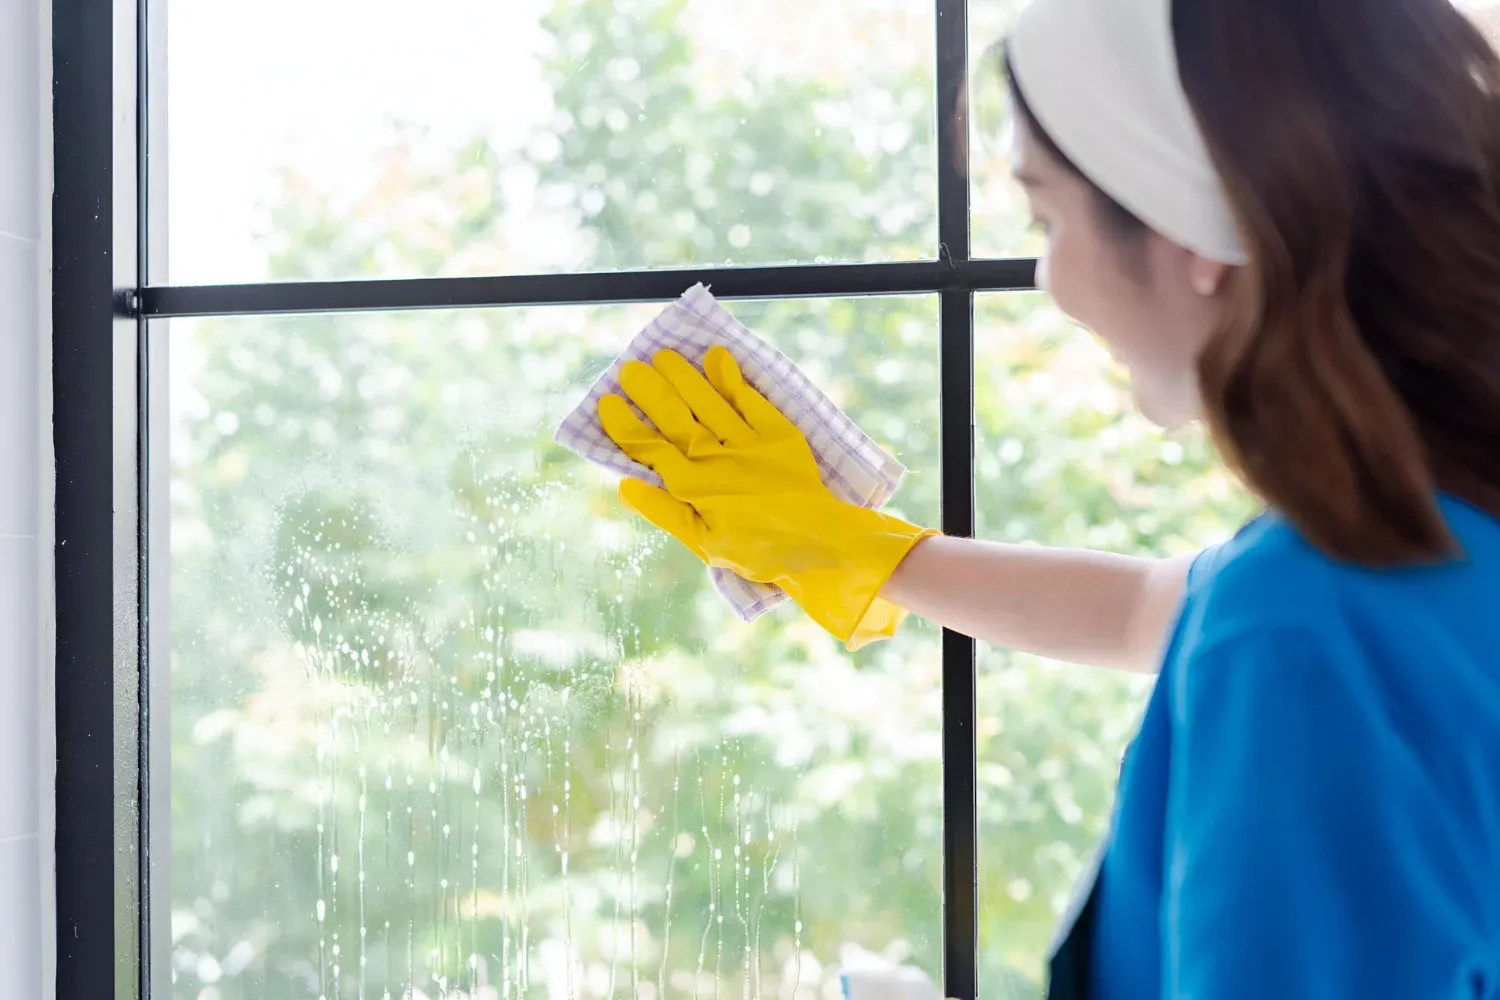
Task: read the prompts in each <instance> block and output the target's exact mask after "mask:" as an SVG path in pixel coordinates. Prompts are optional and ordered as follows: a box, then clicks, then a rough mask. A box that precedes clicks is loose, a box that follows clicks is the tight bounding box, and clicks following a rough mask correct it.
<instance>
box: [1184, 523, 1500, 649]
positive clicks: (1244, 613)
mask: <svg viewBox="0 0 1500 1000" xmlns="http://www.w3.org/2000/svg"><path fill="white" fill-rule="evenodd" d="M1441 503H1442V506H1443V511H1444V514H1445V516H1446V518H1447V520H1448V524H1449V526H1450V528H1451V529H1452V531H1453V534H1454V536H1455V537H1456V539H1457V540H1458V543H1459V548H1460V550H1461V551H1460V554H1459V555H1458V556H1456V557H1455V558H1453V559H1450V560H1445V561H1443V562H1441V563H1437V564H1434V565H1428V566H1409V567H1396V568H1370V567H1366V566H1359V565H1355V564H1351V563H1347V562H1343V561H1341V560H1338V559H1335V558H1333V557H1331V556H1329V555H1327V554H1325V553H1323V552H1322V551H1320V550H1319V549H1318V548H1317V547H1315V546H1314V545H1313V544H1312V543H1311V542H1309V541H1308V540H1307V538H1306V537H1305V536H1304V535H1303V534H1302V532H1301V531H1299V530H1298V529H1297V527H1296V526H1295V525H1293V524H1292V523H1291V522H1290V521H1288V520H1287V519H1286V518H1285V517H1282V516H1281V515H1280V514H1277V513H1275V512H1268V513H1265V514H1262V515H1261V516H1260V517H1257V518H1255V519H1254V520H1253V521H1251V522H1250V523H1249V524H1247V525H1246V526H1245V527H1244V528H1242V529H1241V530H1240V531H1239V532H1238V533H1237V534H1236V535H1235V536H1234V537H1233V538H1231V539H1230V540H1228V541H1227V542H1225V543H1223V544H1222V545H1217V546H1214V547H1212V548H1210V549H1208V550H1206V551H1205V552H1204V553H1203V555H1202V556H1200V557H1199V559H1198V560H1197V562H1196V563H1195V564H1194V566H1193V569H1192V573H1191V575H1190V577H1189V583H1188V601H1189V603H1190V604H1193V603H1196V604H1198V605H1201V608H1200V610H1201V611H1202V612H1203V613H1204V614H1205V615H1207V616H1208V617H1209V618H1211V619H1213V620H1214V622H1215V623H1217V624H1218V625H1221V626H1224V627H1230V628H1233V627H1254V626H1257V625H1261V626H1267V627H1270V626H1276V625H1307V624H1315V623H1326V622H1327V621H1329V620H1330V616H1333V617H1336V618H1338V619H1339V620H1344V621H1347V620H1348V619H1349V617H1350V616H1351V615H1354V616H1355V617H1358V615H1359V613H1360V612H1362V611H1363V612H1370V613H1376V614H1380V613H1385V612H1391V613H1405V614H1407V615H1408V616H1410V615H1411V614H1412V613H1413V612H1418V613H1419V612H1420V611H1421V610H1422V609H1424V608H1428V607H1431V608H1434V609H1440V608H1444V607H1446V608H1449V609H1450V610H1451V611H1452V612H1453V613H1454V615H1455V616H1459V617H1461V616H1462V615H1463V614H1464V613H1465V612H1472V613H1475V614H1478V613H1480V612H1484V613H1485V614H1486V615H1488V614H1492V613H1493V612H1495V611H1500V598H1497V597H1496V595H1497V594H1500V518H1497V517H1495V516H1494V515H1492V514H1489V513H1487V512H1485V511H1482V510H1480V509H1478V508H1476V507H1474V506H1472V505H1470V504H1468V503H1466V502H1464V501H1462V500H1459V499H1457V498H1452V497H1446V496H1445V497H1443V498H1442V501H1441ZM1486 606H1488V610H1487V611H1486Z"/></svg>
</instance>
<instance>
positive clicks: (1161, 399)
mask: <svg viewBox="0 0 1500 1000" xmlns="http://www.w3.org/2000/svg"><path fill="white" fill-rule="evenodd" d="M1134 394H1135V407H1136V409H1137V410H1139V411H1140V413H1141V416H1143V417H1145V418H1146V419H1147V420H1149V421H1150V422H1151V423H1153V424H1155V425H1156V426H1157V427H1160V428H1161V429H1162V430H1167V431H1175V430H1177V429H1178V428H1180V427H1186V426H1187V425H1188V424H1190V423H1192V422H1193V421H1195V420H1197V419H1198V416H1199V407H1198V399H1197V397H1196V395H1191V396H1190V395H1189V394H1187V393H1165V392H1148V391H1145V390H1144V389H1143V388H1140V387H1137V388H1136V389H1135V390H1134Z"/></svg>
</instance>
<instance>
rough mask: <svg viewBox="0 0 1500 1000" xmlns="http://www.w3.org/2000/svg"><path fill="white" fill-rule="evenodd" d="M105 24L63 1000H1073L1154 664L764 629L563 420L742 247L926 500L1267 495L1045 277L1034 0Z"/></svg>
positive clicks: (68, 632) (1127, 517)
mask: <svg viewBox="0 0 1500 1000" xmlns="http://www.w3.org/2000/svg"><path fill="white" fill-rule="evenodd" d="M115 7H116V9H115V11H114V22H113V25H112V27H113V32H112V33H111V32H110V31H108V30H101V23H102V22H100V21H99V20H97V19H96V18H95V17H93V16H90V17H88V18H85V16H84V15H85V10H84V5H82V4H75V5H74V6H72V7H70V6H68V5H67V4H66V3H65V2H62V0H60V2H59V4H58V6H57V10H56V12H55V27H56V32H57V38H58V66H59V70H58V85H57V93H56V103H57V116H58V125H57V130H58V131H57V158H58V173H57V202H56V206H55V215H54V226H55V231H56V244H57V251H56V260H55V292H56V295H57V306H56V309H55V324H56V330H55V336H56V345H57V347H56V350H55V358H56V369H55V371H56V374H55V388H56V397H57V403H56V405H57V412H58V423H57V448H58V467H59V471H58V538H59V548H58V550H57V561H58V578H59V590H58V665H59V666H58V700H57V705H58V734H59V752H60V753H59V772H58V828H59V838H58V920H59V935H58V944H59V949H60V951H59V976H60V982H59V995H60V996H91V997H104V996H115V997H137V998H151V1000H162V998H172V1000H241V998H251V997H254V998H267V1000H292V998H297V1000H302V998H313V997H315V998H319V1000H332V998H340V1000H344V998H347V1000H355V998H358V1000H377V998H385V997H390V998H402V1000H417V998H424V1000H439V998H441V1000H454V998H457V997H463V998H465V1000H481V998H482V1000H502V998H504V1000H511V998H520V997H522V996H526V997H542V996H545V997H547V998H549V1000H596V998H597V1000H603V998H615V997H618V996H622V995H626V994H628V995H629V996H630V997H631V998H632V1000H665V998H667V997H673V998H678V997H681V998H688V997H692V998H700V997H702V998H707V997H723V996H739V997H742V998H746V1000H749V998H751V997H755V998H761V997H776V998H784V1000H814V998H817V997H824V996H829V995H833V994H834V992H835V991H836V989H837V981H836V975H835V974H836V970H837V969H838V968H839V966H840V965H841V964H843V963H847V962H851V961H861V960H863V959H862V958H861V956H862V955H866V953H875V954H877V955H879V956H882V957H883V958H884V959H886V960H890V961H901V962H911V963H913V964H916V965H919V966H921V967H922V968H924V969H925V970H927V971H928V972H929V973H931V974H932V975H933V976H934V977H935V978H939V979H940V981H941V982H942V985H943V986H944V988H945V993H946V995H947V996H952V997H962V998H971V997H973V996H975V995H976V992H983V993H984V994H985V995H987V996H998V997H1005V998H1016V1000H1029V998H1034V997H1036V996H1038V995H1039V990H1040V984H1041V976H1042V968H1043V958H1044V949H1045V946H1046V942H1047V938H1048V934H1049V933H1050V930H1051V926H1052V922H1053V920H1054V919H1055V917H1056V915H1057V913H1058V911H1059V910H1060V908H1061V906H1062V903H1063V900H1064V898H1065V896H1066V893H1067V891H1068V889H1069V887H1070V885H1071V881H1072V879H1073V878H1074V877H1075V876H1076V874H1077V872H1078V869H1079V867H1080V865H1081V861H1082V855H1083V854H1084V852H1085V851H1086V850H1087V848H1088V846H1089V844H1090V843H1091V842H1092V840H1093V839H1095V838H1097V836H1099V835H1100V834H1101V833H1102V832H1103V827H1104V824H1105V822H1106V820H1107V815H1108V809H1109V805H1110V800H1111V798H1112V794H1113V780H1114V775H1115V773H1116V769H1117V766H1118V761H1119V755H1120V752H1121V750H1122V747H1123V745H1124V742H1125V740H1126V738H1127V737H1128V735H1129V733H1130V731H1131V729H1132V727H1133V725H1134V721H1135V718H1136V714H1137V712H1138V707H1139V702H1140V698H1141V695H1142V694H1143V692H1144V683H1143V682H1140V681H1132V680H1130V679H1122V678H1118V677H1113V676H1107V675H1103V674H1099V673H1097V672H1091V671H1086V670H1080V669H1075V668H1064V667H1059V666H1057V665H1054V664H1047V663H1042V662H1039V661H1036V660H1033V659H1030V658H1026V657H1020V656H1014V655H1011V654H1008V653H1005V652H1002V651H999V650H990V649H978V648H976V647H975V645H974V644H973V643H972V642H970V641H968V640H966V639H964V638H962V637H958V636H954V635H945V634H940V633H939V632H938V631H937V630H935V629H932V628H930V627H927V626H925V625H923V624H922V623H919V622H914V623H911V624H910V625H909V626H908V627H907V628H906V629H905V630H904V631H903V632H902V634H901V635H900V636H899V637H898V638H897V639H896V640H894V641H892V642H890V643H886V644H882V645H879V646H877V647H874V648H872V649H869V650H866V651H864V652H862V653H860V654H858V655H856V656H850V655H848V654H845V653H844V652H843V651H842V650H841V649H840V648H838V647H837V645H836V644H835V643H834V642H832V640H830V639H829V638H828V637H827V636H826V635H824V634H822V633H821V632H820V631H819V630H818V629H817V628H816V627H814V626H812V625H811V624H810V623H809V622H808V621H806V620H805V619H804V618H803V617H801V616H800V615H798V614H796V613H795V612H792V611H786V612H783V613H777V614H775V615H774V616H772V617H771V618H768V619H764V620H762V621H760V622H758V623H756V624H754V625H751V626H745V625H742V624H740V623H738V622H737V621H734V620H732V619H731V617H730V616H729V615H728V614H727V612H726V611H725V609H724V608H723V607H721V606H720V604H719V603H718V602H717V601H716V600H715V598H714V596H713V594H712V593H711V591H710V590H709V588H708V587H707V585H706V578H705V575H704V574H703V572H702V570H701V567H699V566H698V565H697V564H696V562H695V561H694V560H693V559H692V558H691V557H689V556H687V555H686V554H685V553H683V552H682V551H680V549H679V548H677V547H676V546H675V543H672V542H671V540H670V539H667V538H665V537H663V536H661V535H659V534H657V533H656V532H654V531H652V530H651V529H649V528H647V527H645V526H643V525H641V524H639V523H636V522H635V521H633V520H632V519H630V518H629V517H627V516H626V515H625V513H624V512H622V510H621V509H620V508H619V506H618V504H617V503H616V502H615V500H614V498H613V495H612V484H611V483H610V482H608V481H607V479H606V478H604V477H603V476H601V475H600V474H598V473H597V472H595V471H594V470H593V469H591V468H589V467H586V466H585V465H584V464H583V463H581V462H579V461H577V460H576V459H574V458H572V457H571V456H569V455H567V454H565V453H563V452H561V451H559V450H558V449H557V448H555V447H554V446H553V445H552V444H551V442H550V434H551V430H552V428H553V426H554V425H555V423H556V421H557V419H558V418H559V416H560V415H561V414H562V413H563V412H564V411H565V410H566V408H567V407H568V406H570V405H571V404H572V403H573V402H574V401H575V400H576V399H577V397H578V396H579V395H580V394H581V392H582V391H583V388H584V387H585V386H586V385H587V384H588V381H589V380H590V378H591V377H592V375H593V374H594V373H596V372H597V371H598V370H599V369H600V368H601V367H602V366H603V365H604V364H606V363H607V361H608V359H609V358H610V357H611V355H612V354H613V353H614V351H615V350H617V349H618V347H619V346H620V345H621V344H622V343H624V341H625V340H626V339H627V338H628V337H629V336H630V335H631V334H632V333H633V332H634V331H635V330H637V329H638V328H639V327H640V326H641V325H642V324H643V323H644V321H645V320H646V319H647V318H649V317H650V316H651V315H653V314H654V312H655V311H656V310H657V309H658V308H659V307H660V303H661V302H662V301H663V300H667V299H670V298H673V297H675V296H676V295H678V294H680V293H681V292H682V291H683V290H684V289H686V288H687V287H688V286H689V285H691V284H693V283H694V282H695V281H698V280H702V281H704V282H705V283H708V284H710V285H711V286H712V287H713V289H714V291H715V293H716V294H717V295H718V296H719V297H720V298H721V299H724V300H725V301H726V302H727V303H728V304H729V306H730V308H732V309H733V311H735V312H736V314H737V315H739V316H740V317H741V318H742V319H744V320H745V321H746V322H747V323H748V324H749V325H750V326H751V327H752V328H753V329H755V330H757V331H758V332H759V333H761V334H762V335H764V336H766V337H768V338H769V339H771V340H773V341H775V342H776V343H777V344H778V345H780V346H781V347H782V348H783V349H784V350H786V351H787V353H789V354H790V355H792V356H793V357H795V358H797V359H798V360H799V362H801V363H803V364H804V365H805V366H806V368H807V369H808V370H809V371H810V372H811V373H812V374H813V375H814V377H815V378H816V379H817V380H818V381H819V383H820V384H822V385H823V386H825V387H826V388H827V389H828V390H829V392H830V393H831V394H832V395H834V396H835V398H836V399H837V400H838V401H839V402H840V403H841V404H843V405H845V406H846V407H847V408H848V409H849V410H850V411H851V413H852V414H853V415H854V416H855V417H856V419H858V420H859V421H860V423H861V425H862V426H864V427H865V428H867V429H868V430H869V431H870V432H871V433H872V434H874V435H875V436H876V437H878V438H879V439H880V440H882V441H883V442H884V443H885V444H887V445H888V446H889V447H890V448H891V449H892V450H893V451H895V452H896V453H897V454H898V455H900V457H901V458H902V459H903V461H905V462H906V464H907V465H908V466H909V467H910V469H911V476H910V477H909V479H908V481H907V483H906V484H905V486H904V487H903V489H902V492H901V493H900V495H899V496H898V498H897V505H898V507H899V509H900V510H901V512H902V513H904V514H906V515H907V516H909V517H912V518H914V519H918V520H921V521H923V522H926V523H933V524H938V523H941V524H942V526H943V527H944V528H945V529H946V530H948V531H950V532H954V533H958V534H979V535H981V536H984V537H992V538H1000V539H1006V540H1032V541H1040V542H1051V543H1068V544H1088V545H1097V546H1104V547H1109V548H1115V549H1120V550H1127V551H1156V552H1167V551H1179V550H1188V549H1190V548H1191V547H1192V546H1195V545H1200V544H1202V543H1204V542H1205V541H1207V540H1211V539H1213V538H1215V537H1217V536H1218V535H1220V534H1222V533H1223V532H1224V531H1225V530H1226V529H1227V528H1228V527H1229V526H1230V525H1232V524H1233V523H1235V521H1236V519H1237V518H1238V517H1239V516H1240V515H1241V514H1242V513H1243V511H1242V508H1241V505H1240V501H1239V499H1238V497H1237V494H1235V492H1234V491H1233V490H1232V488H1230V486H1229V484H1228V481H1227V480H1226V479H1225V478H1224V476H1223V475H1222V473H1220V472H1219V471H1218V470H1216V468H1215V467H1214V466H1213V464H1212V461H1211V459H1210V456H1209V452H1208V450H1207V448H1206V445H1205V443H1204V442H1203V441H1202V440H1201V439H1200V438H1198V437H1194V436H1173V437H1164V436H1162V435H1159V434H1156V433H1154V432H1152V431H1149V430H1147V429H1146V428H1145V427H1144V426H1143V424H1142V422H1141V421H1140V420H1139V418H1137V417H1135V416H1134V415H1133V414H1132V412H1131V409H1130V407H1129V405H1128V401H1127V399H1126V396H1125V394H1124V393H1123V391H1122V388H1121V386H1120V384H1119V382H1118V380H1117V377H1116V376H1115V375H1114V374H1113V373H1112V372H1111V370H1110V369H1109V367H1108V365H1107V362H1106V360H1105V359H1104V358H1103V357H1102V356H1101V353H1100V352H1099V351H1098V350H1097V349H1096V348H1095V347H1094V346H1093V344H1092V342H1091V341H1090V339H1089V338H1088V337H1087V336H1085V335H1083V334H1081V333H1080V332H1078V331H1076V330H1074V329H1073V328H1071V327H1070V326H1068V324H1066V323H1065V322H1064V321H1062V320H1061V318H1060V317H1058V316H1057V315H1056V314H1055V312H1053V311H1052V310H1051V309H1050V307H1049V306H1048V305H1047V304H1046V302H1045V300H1044V299H1043V298H1041V297H1040V296H1039V295H1037V294H1036V293H1035V292H1034V291H1032V290H1031V288H1032V269H1033V262H1032V260H1031V259H1030V258H1028V257H1027V256H1026V254H1028V253H1031V252H1034V250H1035V247H1034V245H1033V244H1032V242H1031V237H1028V236H1027V235H1025V233H1024V227H1023V225H1022V217H1021V213H1022V211H1023V209H1022V208H1021V206H1020V205H1019V202H1018V199H1017V195H1016V192H1015V191H1014V190H1013V189H1012V187H1011V186H1010V184H1009V182H1008V181H1007V180H1006V178H1005V169H1006V163H1005V156H1006V149H1005V143H1004V138H1003V132H1004V129H1003V122H1002V119H1003V107H1002V105H1003V93H1002V91H1001V88H999V86H998V83H997V81H996V80H995V79H994V74H993V69H992V68H991V67H989V66H988V65H987V64H985V63H983V62H982V61H981V60H979V59H975V60H972V63H973V66H972V69H973V71H974V74H975V79H974V81H973V87H972V89H971V92H970V101H969V106H970V107H971V108H972V109H973V110H974V113H975V115H976V117H978V118H980V119H982V120H980V121H978V122H977V123H976V124H975V125H974V126H973V127H972V128H971V127H970V123H969V122H968V121H967V120H966V119H965V118H963V117H961V116H960V115H959V112H958V107H959V106H958V104H957V100H956V98H957V96H958V94H959V92H960V89H961V88H960V84H961V83H962V82H963V81H964V80H965V78H966V76H967V75H968V74H969V72H970V70H971V60H970V59H969V56H968V53H969V52H971V51H972V52H974V53H980V52H983V51H984V50H985V49H986V47H987V46H988V45H989V43H990V42H992V41H993V40H994V39H995V38H996V37H998V36H999V35H1000V34H1001V33H1002V32H1003V28H1004V25H1005V23H1006V22H1007V20H1008V18H1009V17H1010V15H1011V13H1012V5H1011V4H1010V3H1008V2H1001V0H974V2H973V3H972V4H971V5H969V7H967V8H966V5H965V3H964V2H963V0H876V2H871V0H797V2H784V0H775V2H766V3H763V4H760V3H758V4H753V5H745V4H740V3H733V2H730V0H524V2H523V0H517V2H514V3H509V2H508V3H504V4H495V3H492V2H481V0H433V2H430V3H427V4H423V5H421V6H420V8H419V9H417V10H414V9H413V8H411V7H410V6H409V5H394V4H388V3H375V4H371V3H358V4H356V3H353V2H352V0H317V2H314V3H306V2H303V3H296V4H293V3H291V2H289V0H268V2H266V3H263V4H257V5H253V6H246V7H242V8H239V9H230V8H229V7H225V5H222V4H215V3H209V2H206V0H151V2H145V0H139V2H136V0H118V2H117V3H116V5H115ZM95 13H97V12H95V11H93V10H92V8H91V9H90V14H91V15H92V14H95ZM103 27H105V28H108V27H111V25H107V24H105V25H103ZM971 29H972V30H971ZM101 101H104V102H106V103H104V104H101V103H100V102H101ZM111 121H113V122H114V123H115V128H114V130H113V132H111V130H110V128H109V123H110V122H111ZM971 132H972V135H971V134H970V133H971ZM961 140H968V141H961ZM970 178H972V183H971V182H970ZM101 206H109V208H110V210H109V211H104V210H102V208H101ZM971 225H972V228H973V240H972V243H973V246H974V247H975V248H977V250H978V251H979V254H978V255H971V252H970V244H971V240H970V229H971ZM104 497H110V498H112V503H104V502H103V498H104ZM101 733H112V735H113V738H112V739H105V738H101V736H100V734H101ZM976 876H977V877H976ZM101 886H113V887H114V893H113V897H112V899H110V900H108V901H107V902H102V901H101V900H102V897H101V890H100V887H101Z"/></svg>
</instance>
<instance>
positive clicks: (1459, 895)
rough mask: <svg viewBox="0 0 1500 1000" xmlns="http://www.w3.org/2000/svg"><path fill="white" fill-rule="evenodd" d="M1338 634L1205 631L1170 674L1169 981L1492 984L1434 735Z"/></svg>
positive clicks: (1200, 993) (1221, 988) (1417, 988)
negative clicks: (1422, 735)
mask: <svg viewBox="0 0 1500 1000" xmlns="http://www.w3.org/2000/svg"><path fill="white" fill-rule="evenodd" d="M1331 645H1332V644H1331V643H1329V642H1327V641H1325V637H1322V636H1320V635H1319V634H1317V633H1316V632H1315V631H1313V630H1311V629H1309V628H1306V627H1300V626H1299V627H1286V628H1274V629H1267V630H1258V631H1256V632H1255V633H1254V634H1242V635H1239V636H1236V637H1231V638H1226V639H1222V640H1219V641H1215V642H1211V643H1210V644H1208V645H1207V646H1205V647H1202V652H1201V653H1195V654H1193V655H1190V656H1188V657H1186V658H1185V660H1184V661H1181V662H1180V663H1179V664H1178V666H1179V667H1180V668H1181V669H1180V670H1179V671H1178V672H1177V673H1175V674H1174V676H1172V678H1171V679H1170V683H1171V684H1172V685H1173V687H1172V688H1171V691H1172V707H1173V712H1172V764H1171V773H1170V777H1169V788H1168V810H1167V828H1166V854H1165V857H1164V862H1165V865H1166V872H1165V875H1166V891H1165V893H1164V899H1163V913H1162V930H1163V934H1162V942H1163V948H1164V949H1165V954H1164V955H1163V962H1162V970H1163V983H1162V986H1163V993H1164V995H1165V996H1167V997H1171V998H1174V1000H1236V998H1241V997H1243V998H1245V1000H1250V998H1255V1000H1263V998H1266V997H1413V998H1415V997H1439V996H1443V997H1450V996H1488V995H1490V994H1489V992H1488V990H1490V989H1494V988H1495V987H1496V981H1495V979H1494V976H1495V972H1494V970H1493V969H1492V968H1489V967H1488V966H1489V965H1490V964H1492V963H1493V956H1491V955H1487V954H1486V949H1485V948H1484V946H1483V940H1484V939H1483V935H1482V924H1481V922H1480V919H1479V918H1478V917H1476V913H1475V911H1476V908H1478V907H1480V906H1482V903H1480V902H1479V901H1478V899H1477V897H1476V888H1477V887H1476V886H1475V885H1474V883H1475V880H1476V873H1475V872H1474V870H1473V865H1472V864H1471V863H1470V861H1469V860H1466V858H1465V853H1464V850H1463V849H1462V848H1461V847H1460V845H1461V844H1462V842H1463V841H1464V837H1465V831H1464V830H1463V828H1462V824H1461V823H1458V822H1456V820H1455V815H1454V812H1455V811H1454V808H1453V803H1452V802H1445V801H1444V799H1443V797H1442V795H1441V794H1439V792H1438V790H1437V787H1436V783H1435V782H1434V781H1433V780H1432V778H1431V765H1430V764H1429V763H1426V762H1424V758H1426V757H1428V756H1430V753H1429V751H1430V749H1431V748H1430V747H1422V746H1419V745H1414V743H1413V742H1412V739H1411V731H1410V727H1400V726H1398V725H1397V724H1396V723H1397V720H1398V719H1401V718H1402V715H1403V713H1402V710H1401V709H1400V708H1399V707H1398V706H1393V705H1391V704H1389V703H1388V699H1386V698H1384V697H1383V696H1382V691H1381V686H1380V685H1379V684H1378V682H1377V680H1376V678H1375V676H1374V671H1373V669H1372V666H1371V664H1369V663H1366V662H1361V661H1360V659H1359V657H1358V656H1357V654H1353V653H1349V652H1342V653H1341V654H1337V655H1336V654H1335V653H1334V652H1333V651H1331V648H1330V647H1331ZM1412 666H1414V667H1418V668H1419V667H1420V665H1416V664H1414V665H1412ZM1476 990H1477V992H1476Z"/></svg>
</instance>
